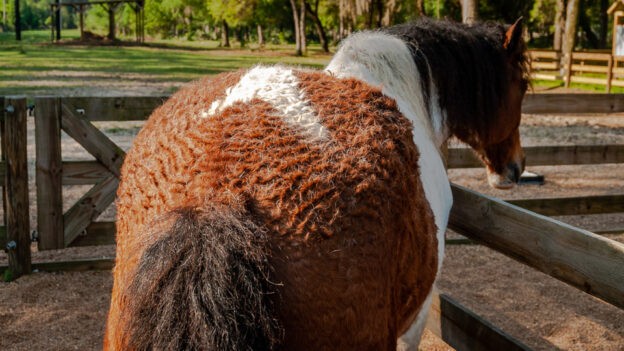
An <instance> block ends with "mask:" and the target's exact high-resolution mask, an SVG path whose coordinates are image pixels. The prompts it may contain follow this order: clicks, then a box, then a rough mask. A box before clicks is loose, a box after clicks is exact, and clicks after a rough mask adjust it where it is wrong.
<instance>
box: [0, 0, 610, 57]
mask: <svg viewBox="0 0 624 351" xmlns="http://www.w3.org/2000/svg"><path fill="white" fill-rule="evenodd" d="M19 1H20V9H21V17H20V18H21V25H22V29H46V28H49V26H50V25H51V14H50V6H49V1H50V0H19ZM76 1H77V0H76ZM82 1H84V0H82ZM463 1H466V2H470V3H472V4H474V5H473V6H474V8H473V10H474V9H476V12H477V17H478V19H479V20H494V21H502V22H507V23H512V22H514V21H515V20H516V19H517V18H518V17H521V16H522V17H524V18H525V23H526V25H527V34H528V37H529V38H530V41H529V45H530V46H532V47H544V48H547V47H553V45H555V44H554V43H555V42H556V36H557V33H558V32H557V31H559V30H562V29H561V25H560V24H558V23H557V21H559V19H558V18H563V20H565V16H566V13H565V11H563V13H562V12H561V7H563V8H564V9H565V7H566V6H567V3H568V1H572V0H527V1H508V0H470V1H468V0H463ZM574 1H578V3H579V5H578V7H579V10H578V18H577V19H576V22H577V23H578V26H576V27H577V29H576V32H575V33H576V41H575V43H576V47H577V48H588V49H604V48H607V47H608V46H609V45H610V44H611V40H609V39H608V36H609V34H610V33H611V31H610V26H611V25H612V24H611V21H610V20H609V18H608V17H607V14H606V10H607V8H608V6H609V5H610V4H611V1H609V0H599V1H591V0H574ZM63 2H65V3H67V2H70V0H64V1H63ZM3 5H4V6H3V11H4V12H6V18H7V21H6V22H4V21H3V23H1V24H0V30H2V31H9V30H13V23H14V19H15V18H14V11H13V6H14V0H3ZM294 13H295V14H296V15H295V16H293V14H294ZM423 15H424V16H428V17H433V18H447V19H451V20H457V21H461V20H462V2H461V1H460V0H146V1H145V28H146V31H147V34H148V36H151V37H162V38H170V37H179V38H186V39H188V40H203V39H213V40H222V44H224V43H223V40H224V37H225V39H228V40H229V37H230V36H232V37H233V38H235V39H236V40H237V41H238V42H239V43H242V44H244V43H249V42H251V41H256V40H260V41H261V42H262V43H264V42H265V41H267V42H272V43H285V42H295V39H297V38H296V34H297V33H298V30H299V29H298V27H301V26H303V30H302V33H303V34H302V36H301V37H300V39H301V40H304V42H305V41H306V40H307V41H314V42H321V43H322V44H323V42H325V43H326V42H328V41H329V42H333V43H335V42H337V41H339V40H340V39H341V38H343V37H344V36H345V35H348V34H349V33H351V32H353V31H356V30H361V29H368V28H377V27H381V26H389V25H393V24H397V23H402V22H406V21H409V20H413V19H415V18H417V17H418V16H423ZM77 16H78V14H77V13H76V12H75V11H74V10H73V9H72V8H71V7H63V10H62V15H61V18H62V24H63V27H64V28H75V27H76V26H77V22H78V19H77ZM302 16H303V18H302ZM557 16H559V17H557ZM295 18H298V19H299V20H297V23H295ZM302 19H303V21H302ZM134 21H135V16H134V12H133V11H132V10H131V9H130V8H128V7H121V8H120V9H119V10H118V11H117V13H116V26H117V31H118V32H119V33H120V34H122V35H123V34H126V35H132V34H133V31H134V28H135V23H134ZM107 23H108V17H107V13H106V11H104V10H103V9H102V8H101V7H99V6H92V7H90V8H89V10H88V12H87V16H86V27H87V30H90V31H93V32H100V33H106V32H107V30H108V27H107V26H108V24H107ZM324 46H327V44H324Z"/></svg>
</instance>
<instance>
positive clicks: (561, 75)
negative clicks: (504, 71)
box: [529, 50, 624, 92]
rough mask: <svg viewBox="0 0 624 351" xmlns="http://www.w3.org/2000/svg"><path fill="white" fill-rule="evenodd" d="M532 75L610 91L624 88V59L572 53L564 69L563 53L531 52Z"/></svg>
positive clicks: (594, 53) (536, 77) (567, 84)
mask: <svg viewBox="0 0 624 351" xmlns="http://www.w3.org/2000/svg"><path fill="white" fill-rule="evenodd" d="M529 57H530V58H531V76H532V78H533V79H541V80H563V82H564V85H565V86H566V87H568V86H569V85H570V83H586V84H597V85H604V86H605V90H606V91H607V92H610V91H611V87H612V86H619V87H622V86H624V80H623V79H622V78H624V68H622V67H621V65H622V64H624V60H622V59H621V58H620V57H617V56H613V55H612V53H611V52H605V51H596V52H581V51H578V52H572V54H571V57H570V59H569V60H566V62H568V63H567V64H566V65H565V66H562V64H561V61H562V53H561V52H558V51H553V50H530V51H529Z"/></svg>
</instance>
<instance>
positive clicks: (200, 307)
mask: <svg viewBox="0 0 624 351" xmlns="http://www.w3.org/2000/svg"><path fill="white" fill-rule="evenodd" d="M172 215H173V216H174V217H173V221H172V222H173V225H172V226H170V227H169V229H167V230H166V232H165V233H153V234H161V235H158V236H157V237H158V238H159V239H157V241H156V242H155V243H154V244H152V245H151V246H149V247H148V248H147V249H146V250H145V251H144V253H143V255H142V257H141V259H140V262H139V263H138V267H137V270H136V275H135V276H134V278H133V279H132V281H131V283H130V285H129V289H128V295H127V297H128V299H127V301H128V310H127V311H126V313H125V316H122V318H123V319H125V320H126V322H127V323H125V327H126V330H125V331H124V334H125V335H126V343H127V345H128V347H129V348H130V349H133V350H152V349H153V350H270V349H273V348H275V346H276V345H277V343H278V342H279V340H280V338H281V329H280V327H279V325H278V323H277V320H276V318H275V317H274V316H273V314H272V305H271V300H272V299H270V296H269V295H270V294H271V293H273V292H275V286H274V284H271V283H270V281H269V267H268V263H267V255H266V239H265V237H266V233H265V232H264V231H263V230H261V229H260V228H259V227H258V226H256V225H255V224H254V223H253V222H252V221H251V220H250V219H249V218H245V217H249V216H245V215H244V214H243V213H241V212H237V211H236V210H233V209H231V208H228V207H226V206H220V207H219V206H215V207H212V208H210V209H209V210H201V211H199V210H196V209H183V210H176V211H174V212H173V213H172Z"/></svg>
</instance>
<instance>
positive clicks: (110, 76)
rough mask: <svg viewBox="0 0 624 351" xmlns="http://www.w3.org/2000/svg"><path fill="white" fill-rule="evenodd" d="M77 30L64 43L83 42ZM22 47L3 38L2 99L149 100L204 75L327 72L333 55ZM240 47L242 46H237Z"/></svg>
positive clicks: (178, 45)
mask: <svg viewBox="0 0 624 351" xmlns="http://www.w3.org/2000/svg"><path fill="white" fill-rule="evenodd" d="M78 36H79V33H78V31H77V30H66V31H63V38H64V39H67V38H77V37H78ZM22 37H23V40H22V42H21V43H18V42H16V41H15V40H14V34H13V33H0V95H29V96H34V95H102V94H103V95H119V94H134V95H149V94H161V93H170V92H171V91H173V90H176V89H177V88H178V87H179V86H180V85H182V84H183V83H184V82H187V81H190V80H193V79H195V78H197V77H200V76H203V75H213V74H217V73H221V72H224V71H231V70H236V69H238V68H242V67H250V66H253V65H255V64H258V63H284V64H289V65H301V66H307V67H316V68H321V67H323V66H324V65H325V64H326V63H327V62H328V61H329V59H330V57H331V55H328V54H324V53H322V52H321V50H320V47H318V46H315V45H312V46H311V47H310V49H309V51H308V55H307V56H304V57H296V56H294V54H293V53H294V46H291V45H282V46H272V45H268V46H266V47H264V48H262V49H259V48H254V47H253V45H251V47H248V48H243V49H240V48H232V49H223V48H219V47H218V43H216V42H211V41H196V42H185V41H171V40H159V41H150V42H149V43H147V45H145V46H97V45H96V46H85V45H74V44H71V45H67V44H64V45H58V44H51V43H50V32H47V31H26V32H23V35H22ZM235 46H236V44H235Z"/></svg>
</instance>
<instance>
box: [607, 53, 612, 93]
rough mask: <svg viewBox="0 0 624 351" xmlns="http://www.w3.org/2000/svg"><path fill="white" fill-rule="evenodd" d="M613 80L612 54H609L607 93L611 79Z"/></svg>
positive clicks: (609, 89) (609, 90)
mask: <svg viewBox="0 0 624 351" xmlns="http://www.w3.org/2000/svg"><path fill="white" fill-rule="evenodd" d="M612 80H613V55H611V56H609V61H608V62H607V93H610V92H611V81H612Z"/></svg>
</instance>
